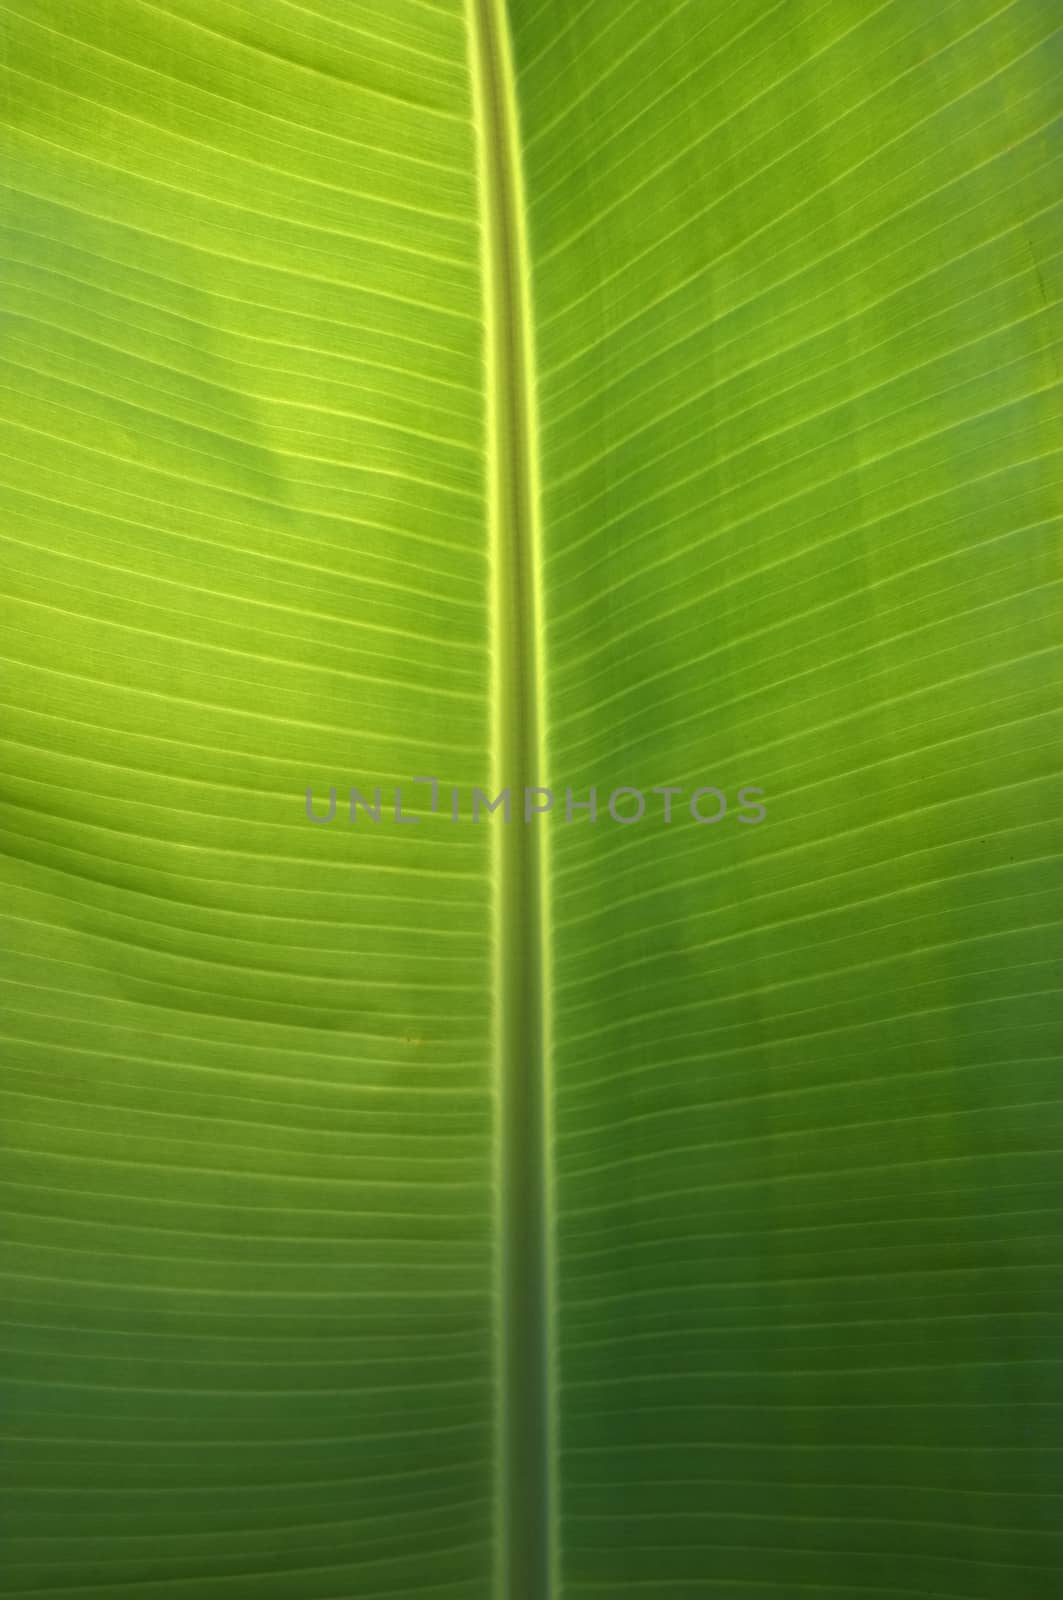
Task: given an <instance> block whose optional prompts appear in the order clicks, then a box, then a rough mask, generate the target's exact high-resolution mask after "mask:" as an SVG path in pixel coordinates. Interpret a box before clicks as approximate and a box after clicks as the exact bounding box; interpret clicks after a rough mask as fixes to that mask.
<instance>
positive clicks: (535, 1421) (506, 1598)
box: [467, 0, 556, 1600]
mask: <svg viewBox="0 0 1063 1600" xmlns="http://www.w3.org/2000/svg"><path fill="white" fill-rule="evenodd" d="M467 3H468V19H469V47H470V48H469V53H470V67H471V73H472V78H473V94H474V104H475V110H476V131H477V143H478V155H479V169H480V170H479V178H480V197H481V221H482V246H481V249H482V264H483V280H484V313H485V332H486V373H485V376H486V431H487V456H488V485H487V488H488V495H489V508H490V540H491V565H492V593H491V618H492V661H493V673H492V691H493V692H492V718H493V726H492V748H493V752H494V760H493V777H494V782H495V793H498V791H499V790H501V789H503V788H507V787H508V788H509V790H510V795H511V800H512V804H513V813H512V820H511V821H510V822H509V824H508V825H507V824H506V822H505V821H504V820H503V819H502V818H500V819H499V820H498V822H497V823H496V825H495V828H494V848H495V856H494V869H495V895H496V899H495V933H496V938H495V1005H496V1012H495V1018H496V1034H495V1062H496V1073H497V1078H496V1095H497V1108H498V1109H497V1122H496V1131H497V1138H496V1146H495V1148H496V1191H497V1195H498V1206H499V1216H498V1254H497V1268H498V1280H497V1282H498V1296H499V1303H498V1316H499V1335H498V1362H499V1418H498V1430H497V1437H498V1478H499V1499H498V1512H499V1518H498V1546H499V1560H498V1593H499V1596H500V1600H549V1597H550V1595H551V1594H552V1593H553V1592H554V1591H555V1587H556V1584H555V1568H556V1539H555V1537H554V1530H555V1527H556V1516H555V1514H554V1483H553V1459H554V1433H555V1428H554V1390H555V1384H554V1380H553V1357H552V1338H551V1300H552V1295H551V1264H550V1263H551V1251H550V1220H549V1218H550V1177H549V1166H548V1161H549V1137H548V1118H549V1096H548V1090H547V1073H546V1051H547V993H548V988H547V981H546V966H547V959H548V956H547V941H546V873H545V860H544V857H545V844H544V842H543V840H542V839H541V838H540V834H539V829H538V824H537V822H536V821H533V822H532V823H530V824H526V823H525V821H524V814H523V803H524V791H525V789H526V788H535V787H536V786H538V785H539V783H540V782H541V779H540V777H539V774H540V773H541V772H543V771H544V770H545V765H544V761H543V744H542V732H543V729H542V699H543V697H542V692H541V685H542V677H541V662H540V659H539V636H540V631H539V630H540V616H541V605H540V595H539V574H540V570H541V563H540V557H539V529H538V524H537V428H536V417H535V397H534V375H533V360H534V357H533V343H532V334H531V320H530V312H531V305H530V292H529V273H528V270H527V253H526V248H525V239H524V216H525V207H524V198H523V190H522V177H521V162H520V142H519V132H518V123H517V113H516V103H515V96H514V80H513V71H512V63H511V59H510V49H509V38H508V28H507V23H506V19H505V12H504V0H467Z"/></svg>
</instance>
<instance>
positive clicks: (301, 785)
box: [0, 0, 493, 1600]
mask: <svg viewBox="0 0 1063 1600" xmlns="http://www.w3.org/2000/svg"><path fill="white" fill-rule="evenodd" d="M3 22H4V34H5V39H4V61H5V73H4V87H3V96H2V118H3V124H4V127H3V135H2V137H3V143H4V147H5V151H6V161H5V171H4V183H5V185H6V187H5V188H4V190H3V208H2V229H3V256H4V261H5V268H4V276H5V291H4V305H5V311H4V314H3V323H2V350H0V356H2V368H3V370H2V378H0V387H2V407H0V412H2V417H3V421H2V432H3V442H2V444H0V506H2V512H3V521H2V530H3V546H4V561H5V565H6V568H7V572H8V578H7V581H6V598H5V613H6V616H5V633H4V640H5V642H4V644H3V646H2V653H3V656H4V666H3V706H4V709H3V713H2V729H0V732H2V736H3V741H4V742H3V769H4V771H5V773H6V774H7V776H6V778H5V781H4V787H3V793H2V816H0V825H2V829H3V840H2V844H3V849H4V852H5V860H4V865H3V881H4V888H3V915H4V923H5V932H4V935H3V938H4V943H5V947H6V950H7V957H6V960H5V963H4V967H3V973H2V978H3V989H4V1003H5V1007H6V1009H5V1014H4V1019H3V1021H2V1023H0V1032H2V1034H3V1036H4V1050H5V1059H6V1062H7V1066H6V1070H5V1074H4V1078H3V1102H4V1104H3V1116H4V1124H5V1142H6V1154H5V1156H4V1161H3V1195H2V1199H3V1206H4V1210H5V1214H6V1215H5V1222H4V1226H3V1234H4V1246H3V1271H4V1274H5V1287H4V1296H5V1305H6V1310H5V1312H4V1313H3V1323H2V1326H0V1347H2V1351H3V1363H4V1368H5V1373H6V1377H7V1384H8V1401H7V1405H6V1411H7V1414H8V1417H9V1424H8V1426H9V1431H10V1433H11V1434H13V1436H14V1445H13V1447H11V1448H9V1450H8V1452H7V1454H6V1461H5V1468H4V1470H5V1472H6V1473H7V1474H8V1477H9V1480H11V1481H9V1484H8V1486H7V1490H6V1503H7V1508H8V1518H9V1525H10V1537H9V1540H8V1549H7V1584H8V1588H7V1593H8V1594H9V1596H11V1597H12V1600H14V1597H16V1596H29V1595H30V1594H33V1595H51V1594H62V1593H67V1592H76V1593H77V1594H79V1595H81V1594H85V1595H97V1596H103V1595H108V1596H109V1595H112V1594H115V1595H117V1594H121V1595H123V1596H126V1595H128V1596H131V1597H137V1596H140V1595H144V1596H149V1595H150V1596H153V1597H154V1596H156V1595H158V1594H160V1593H163V1592H165V1593H166V1594H167V1595H173V1596H175V1597H180V1596H182V1595H188V1596H190V1597H191V1596H195V1600H211V1597H214V1596H219V1597H220V1596H223V1595H224V1596H225V1597H227V1600H241V1597H243V1596H246V1597H247V1600H252V1597H253V1600H314V1597H324V1596H334V1595H340V1594H351V1593H358V1594H359V1595H364V1596H381V1597H384V1596H389V1597H395V1600H398V1597H400V1596H403V1597H406V1596H408V1597H411V1600H412V1597H414V1596H416V1595H419V1594H421V1593H422V1592H427V1591H429V1590H430V1591H431V1594H432V1596H433V1600H444V1597H450V1596H453V1597H457V1596H461V1597H462V1600H477V1597H480V1596H483V1595H485V1594H486V1593H487V1591H488V1588H489V1582H490V1573H491V1564H492V1559H493V1551H492V1539H491V1525H492V1504H491V1500H492V1494H493V1485H492V1481H491V1459H492V1437H493V1429H492V1417H491V1412H492V1394H491V1389H490V1385H491V1374H492V1359H491V1342H492V1332H491V1328H492V1300H491V1296H492V1259H491V1257H492V1228H491V1159H490V1155H491V1114H492V1113H491V1082H490V1074H491V1066H490V1050H491V1045H490V1033H491V1019H490V1004H489V998H490V997H489V987H488V985H489V974H490V954H491V953H490V949H489V940H490V906H491V884H490V866H489V857H488V846H487V842H486V830H484V831H483V834H481V833H480V832H479V831H478V832H477V833H476V834H473V832H472V830H462V829H458V828H453V827H451V826H449V825H448V823H447V822H446V821H445V820H444V817H440V816H437V817H435V818H430V817H428V816H427V815H426V812H427V807H428V804H429V790H428V788H427V787H425V786H420V787H411V786H410V780H411V779H413V778H415V777H417V776H420V775H425V776H438V777H439V778H440V779H443V780H449V781H451V782H454V783H457V784H472V783H476V782H479V781H481V780H482V779H483V778H484V776H485V774H486V773H487V771H488V766H489V762H488V754H489V752H488V750H487V738H488V733H487V730H488V717H487V696H488V689H489V661H488V640H489V635H488V617H487V611H486V606H487V585H486V579H487V573H486V570H485V559H484V538H483V521H484V518H483V494H484V491H483V461H482V445H481V439H482V416H483V396H482V392H481V391H482V378H481V332H480V326H481V315H480V281H479V268H478V230H477V216H476V205H477V201H476V192H475V162H474V157H473V151H472V135H471V125H470V118H469V89H468V83H467V72H466V63H465V54H466V43H465V35H464V22H463V17H462V11H461V7H460V5H459V4H456V3H452V4H448V5H439V4H437V5H433V6H428V5H425V4H422V3H420V0H359V3H357V4H352V5H351V6H349V7H346V8H344V10H343V13H342V20H340V13H339V11H338V9H337V8H335V7H332V6H330V5H328V4H327V3H326V0H307V3H305V4H300V5H295V4H289V3H288V0H277V3H275V4H272V5H270V6H269V7H267V8H262V9H261V10H259V9H257V8H254V7H252V6H251V5H250V4H249V3H248V4H246V5H241V4H230V3H228V0H158V3H153V4H146V3H139V0H99V3H98V4H94V5H92V6H85V5H81V4H78V3H77V0H11V3H10V4H9V5H7V6H6V7H5V13H4V18H3ZM352 784H353V785H354V786H356V787H358V788H359V789H360V790H361V791H362V793H363V794H364V795H365V797H366V799H367V800H369V801H370V802H371V801H372V799H373V788H374V786H376V785H380V786H381V788H382V790H383V803H384V815H383V816H382V819H381V821H380V822H379V823H374V822H372V821H370V820H369V819H368V818H367V816H366V814H365V813H364V812H362V813H360V815H359V819H358V821H357V823H356V824H354V825H352V824H351V823H350V821H348V816H347V805H348V792H349V789H350V786H351V785H352ZM397 785H398V786H403V789H404V803H405V808H406V810H407V811H408V812H413V813H414V814H420V815H421V818H422V820H421V822H420V824H419V825H413V826H403V825H399V824H396V823H395V821H394V818H393V817H390V818H389V816H388V805H389V799H390V796H391V794H392V792H393V790H394V788H395V787H396V786H397ZM308 787H312V789H313V792H314V796H315V802H316V808H317V810H318V813H319V814H320V815H322V816H324V815H326V814H327V811H328V804H329V802H328V794H329V790H330V788H332V787H336V789H337V791H338V794H337V808H336V816H335V819H334V820H333V821H332V822H331V823H330V824H329V825H328V826H316V827H315V826H312V825H311V824H310V823H309V822H308V821H307V820H306V817H305V813H304V797H305V791H306V789H307V788H308ZM163 1586H165V1587H164V1588H163Z"/></svg>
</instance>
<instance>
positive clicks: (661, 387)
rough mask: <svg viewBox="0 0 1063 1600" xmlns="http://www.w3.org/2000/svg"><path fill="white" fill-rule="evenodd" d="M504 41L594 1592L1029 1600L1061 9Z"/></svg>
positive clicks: (1047, 1204) (551, 29)
mask: <svg viewBox="0 0 1063 1600" xmlns="http://www.w3.org/2000/svg"><path fill="white" fill-rule="evenodd" d="M514 15H515V37H516V52H517V62H518V69H519V97H520V103H521V107H522V113H523V117H524V127H525V159H526V167H527V171H526V181H527V185H528V192H529V212H530V219H529V221H530V237H531V255H532V262H533V268H534V293H535V304H536V314H537V336H538V360H539V385H540V408H541V419H542V482H543V526H544V540H545V556H544V563H545V565H544V588H545V595H546V622H547V629H546V660H547V665H548V707H547V723H548V740H549V747H550V753H551V765H552V772H553V777H554V780H555V782H557V783H559V784H568V785H571V786H572V787H573V789H574V791H575V795H574V797H575V798H576V799H577V800H585V799H586V798H587V789H588V788H589V786H590V785H592V784H595V785H597V788H598V795H599V803H600V805H601V807H602V809H603V812H604V805H605V799H606V796H607V795H608V793H609V791H610V789H612V788H613V787H614V786H616V785H619V784H624V785H634V786H637V787H639V788H641V789H643V790H645V791H646V792H647V802H648V805H647V815H646V817H645V818H644V819H643V820H642V821H641V822H639V823H637V824H632V825H630V826H619V825H617V824H616V823H614V822H613V821H611V820H610V818H609V817H608V815H607V814H606V815H604V817H603V818H600V820H599V821H598V822H597V823H596V824H592V823H591V822H590V821H589V819H588V817H587V815H586V813H583V814H582V820H581V821H579V822H578V823H576V822H573V824H572V825H571V826H567V827H565V828H563V829H560V830H558V831H557V832H556V833H555V835H554V846H553V881H552V904H553V917H554V970H555V976H556V987H555V992H554V995H553V998H552V1005H553V1026H554V1031H555V1039H556V1059H555V1063H554V1083H555V1109H554V1122H555V1133H554V1141H555V1150H556V1162H557V1170H556V1178H555V1184H556V1203H557V1211H558V1256H559V1273H560V1285H559V1308H560V1309H559V1323H560V1350H559V1365H560V1379H561V1396H560V1402H561V1403H560V1410H561V1435H562V1480H561V1492H560V1499H561V1507H562V1549H563V1565H564V1573H565V1585H564V1592H565V1594H566V1595H583V1594H587V1595H592V1594H600V1595H603V1596H610V1597H614V1596H617V1595H621V1594H628V1593H629V1592H630V1593H632V1594H634V1593H646V1594H652V1595H654V1596H662V1597H663V1596H668V1597H672V1596H674V1597H676V1600H688V1597H689V1600H693V1597H694V1596H697V1597H699V1600H701V1597H704V1596H706V1595H715V1594H719V1595H727V1596H732V1595H734V1594H737V1593H741V1594H742V1595H748V1596H750V1600H783V1597H786V1600H791V1597H792V1596H794V1595H797V1594H803V1593H805V1592H812V1591H822V1592H824V1593H829V1594H837V1595H839V1596H844V1597H845V1600H860V1597H864V1596H867V1597H868V1600H870V1597H872V1596H874V1597H876V1600H900V1597H901V1596H905V1595H915V1594H919V1595H941V1596H950V1597H961V1596H962V1597H963V1600H1010V1597H1011V1596H1014V1595H1016V1594H1020V1593H1021V1594H1023V1595H1029V1596H1031V1597H1038V1600H1048V1596H1050V1595H1051V1594H1053V1593H1054V1592H1055V1581H1056V1580H1055V1577H1054V1573H1055V1571H1057V1570H1058V1561H1059V1554H1060V1551H1059V1540H1058V1535H1057V1532H1056V1523H1055V1520H1054V1517H1053V1514H1052V1510H1051V1509H1050V1508H1051V1506H1052V1500H1051V1498H1050V1496H1051V1495H1052V1494H1053V1493H1054V1492H1056V1491H1058V1488H1059V1476H1058V1452H1059V1422H1058V1418H1059V1411H1058V1403H1059V1399H1060V1394H1059V1382H1058V1368H1057V1367H1056V1366H1055V1365H1054V1362H1055V1357H1056V1351H1055V1344H1054V1341H1053V1339H1052V1337H1051V1335H1050V1332H1049V1330H1050V1328H1051V1327H1052V1317H1053V1313H1058V1297H1057V1291H1056V1277H1055V1275H1054V1267H1053V1263H1054V1262H1057V1261H1058V1243H1059V1240H1058V1225H1057V1222H1056V1218H1055V1214H1054V1212H1053V1210H1052V1207H1053V1174H1054V1173H1055V1171H1057V1170H1058V1160H1059V1145H1060V1122H1059V1108H1058V1098H1059V1088H1058V1066H1057V1063H1058V1056H1059V1043H1060V1037H1059V1027H1058V1015H1059V1001H1058V994H1057V993H1056V991H1057V989H1058V972H1059V955H1060V948H1059V937H1058V920H1059V910H1058V907H1059V894H1058V889H1059V874H1058V868H1057V853H1058V843H1059V831H1058V817H1059V799H1060V784H1059V750H1060V739H1059V735H1060V727H1059V719H1058V715H1057V713H1056V709H1055V708H1056V707H1057V706H1058V682H1059V680H1058V657H1055V656H1054V655H1053V651H1054V648H1055V647H1056V645H1057V643H1058V618H1059V599H1058V593H1057V589H1056V587H1055V586H1056V585H1057V584H1058V580H1059V561H1058V548H1059V525H1058V519H1059V512H1060V506H1061V501H1060V487H1059V486H1060V477H1061V473H1063V464H1061V461H1060V456H1059V453H1058V447H1059V439H1060V432H1059V410H1060V401H1059V392H1058V387H1057V383H1058V375H1059V340H1060V322H1059V316H1058V302H1059V298H1060V294H1061V290H1063V282H1061V276H1060V250H1061V247H1063V230H1061V218H1060V212H1059V208H1058V204H1057V200H1058V195H1059V188H1060V176H1061V167H1060V156H1061V149H1060V142H1059V129H1058V112H1059V101H1058V82H1059V73H1060V69H1061V65H1063V60H1061V50H1060V38H1059V34H1058V28H1059V23H1060V17H1059V15H1058V12H1057V11H1056V8H1055V7H1053V6H1049V5H1044V4H1040V3H1038V0H1019V3H1016V4H1011V5H1001V4H1000V3H999V0H965V3H963V4H953V5H948V4H946V5H940V6H925V5H922V4H918V3H915V0H912V3H908V0H901V3H899V4H891V5H884V6H867V5H863V4H855V3H852V4H850V3H843V4H832V5H826V6H823V5H820V6H812V5H803V4H801V5H798V4H781V5H763V6H760V5H758V6H752V5H748V6H747V5H724V4H717V3H706V4H704V5H688V4H682V3H673V4H662V5H659V6H655V7H653V8H652V17H651V16H649V15H648V13H647V11H646V9H645V8H642V7H638V6H635V7H627V8H625V7H620V6H617V7H611V8H605V7H595V6H591V7H589V8H580V7H571V6H566V5H564V4H561V3H560V0H548V3H547V4H545V5H543V6H540V7H529V8H528V9H527V12H526V13H525V12H524V11H523V10H522V8H514ZM653 785H682V786H684V788H685V791H686V796H687V797H689V795H690V793H691V791H692V790H693V789H694V788H696V787H698V786H699V785H713V786H715V787H717V788H719V789H720V790H722V791H723V792H724V793H725V794H726V795H727V797H728V800H729V802H730V806H729V811H728V814H727V815H726V816H724V817H723V818H721V820H720V821H719V822H718V823H715V824H710V825H706V826H699V825H697V824H696V823H694V822H693V821H692V819H691V817H690V815H689V811H688V809H687V805H686V800H685V799H683V798H679V799H675V800H674V801H673V805H674V807H675V810H674V820H673V822H672V823H671V824H670V825H665V824H664V822H663V818H662V808H663V801H662V799H661V798H659V797H655V796H653V795H652V794H650V793H649V790H650V788H651V786H653ZM743 785H758V786H762V787H763V789H764V791H765V797H764V803H765V805H766V807H767V818H766V820H765V821H764V823H763V824H762V825H760V826H749V825H748V824H742V823H741V822H740V821H739V820H738V816H737V815H736V803H735V801H736V796H737V791H738V789H739V788H740V787H742V786H743ZM702 806H703V809H704V810H705V812H706V813H707V814H708V815H710V816H711V815H712V814H713V812H714V811H715V810H716V808H717V805H716V802H714V801H713V800H712V799H706V800H704V801H703V802H702ZM631 809H632V805H631V803H630V802H629V811H630V810H631ZM579 815H580V814H579V813H577V816H579Z"/></svg>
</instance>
